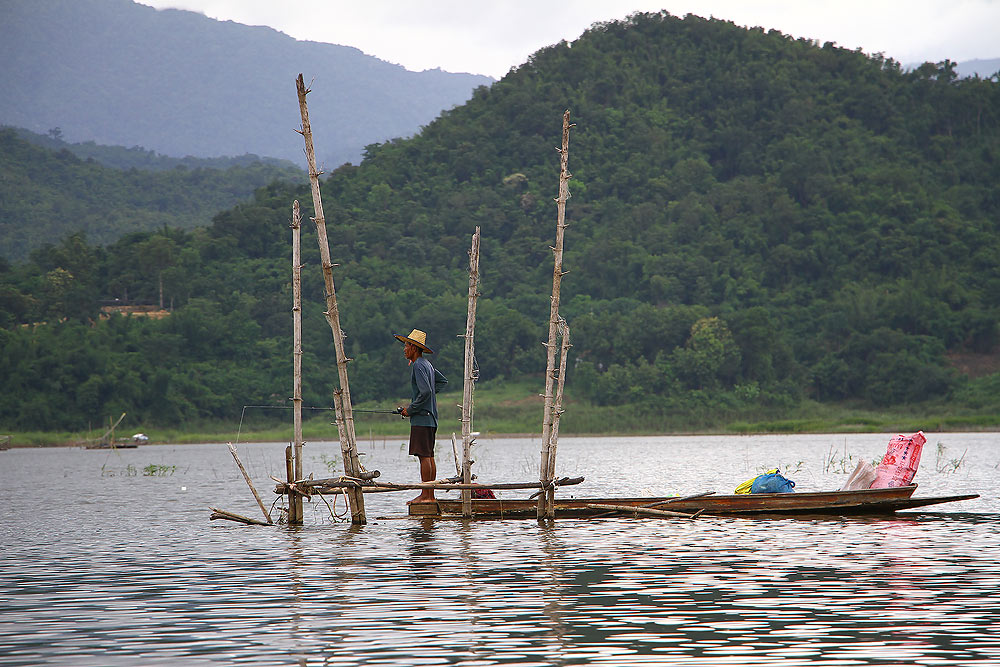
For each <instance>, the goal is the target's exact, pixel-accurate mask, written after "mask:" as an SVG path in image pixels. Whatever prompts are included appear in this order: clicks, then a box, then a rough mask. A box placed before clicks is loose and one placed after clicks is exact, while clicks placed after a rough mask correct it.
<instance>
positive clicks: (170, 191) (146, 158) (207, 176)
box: [0, 127, 304, 260]
mask: <svg viewBox="0 0 1000 667" xmlns="http://www.w3.org/2000/svg"><path fill="white" fill-rule="evenodd" d="M23 134H24V132H23V131H18V130H14V129H11V128H2V127H0V175H2V178H0V257H3V258H6V259H18V260H20V259H25V258H27V257H28V253H29V252H30V251H31V250H32V249H34V248H38V247H39V246H42V245H44V244H46V243H53V242H54V241H58V240H59V239H62V238H63V237H65V236H68V235H70V234H74V233H80V232H82V233H83V234H84V235H85V238H86V239H87V240H88V241H90V242H92V243H99V244H102V245H103V244H106V243H111V242H112V241H115V240H117V239H118V238H120V237H121V236H124V235H126V234H129V233H133V232H140V231H150V230H156V229H161V228H163V227H165V226H169V227H177V228H181V229H192V228H194V227H204V226H206V225H208V224H209V223H210V222H211V220H212V216H213V215H215V214H216V213H218V212H219V211H222V210H225V209H228V208H232V207H233V206H234V205H236V204H237V203H240V202H244V201H247V200H248V199H250V198H251V197H252V195H253V191H254V190H256V189H257V188H259V187H263V186H265V185H268V184H270V183H272V182H273V181H275V180H278V179H284V180H287V181H289V182H301V180H302V178H303V176H304V172H303V171H302V170H300V169H299V168H298V167H296V166H295V165H294V164H293V163H291V162H288V161H277V160H274V159H271V160H270V161H268V162H267V163H264V162H261V161H260V160H259V159H253V158H252V157H250V156H246V157H247V158H248V159H243V160H240V159H236V158H230V159H225V160H221V159H217V160H197V159H188V160H178V159H175V158H164V157H162V156H155V155H150V154H149V153H148V152H146V151H142V150H132V151H130V150H126V149H121V148H119V149H117V150H116V149H115V148H113V147H100V148H98V147H97V146H93V145H91V146H84V147H82V150H83V151H85V152H86V151H88V150H89V151H90V152H92V153H93V154H96V155H98V156H100V157H103V158H104V159H105V160H106V161H107V162H111V163H115V162H117V163H119V164H123V165H124V164H129V163H130V162H131V163H132V164H144V165H145V166H146V168H145V169H136V168H134V167H132V168H129V169H116V168H112V167H106V166H104V165H103V164H99V163H98V162H97V161H95V160H94V159H93V158H87V159H81V158H79V157H77V155H76V153H75V152H74V151H73V150H72V149H73V148H76V147H75V146H74V147H68V146H65V144H63V142H60V141H58V140H56V139H54V138H50V143H54V144H55V145H56V146H59V145H61V144H62V146H63V147H61V148H59V150H52V149H45V148H41V147H39V146H37V145H36V143H42V142H41V138H40V137H36V138H35V142H28V141H25V140H24V139H22V138H21V137H22V136H23ZM171 164H173V167H172V168H170V169H167V168H166V167H167V166H168V165H171ZM210 164H217V165H222V164H229V165H230V166H228V167H227V168H225V169H221V168H212V167H207V166H203V165H210ZM150 168H153V170H150Z"/></svg>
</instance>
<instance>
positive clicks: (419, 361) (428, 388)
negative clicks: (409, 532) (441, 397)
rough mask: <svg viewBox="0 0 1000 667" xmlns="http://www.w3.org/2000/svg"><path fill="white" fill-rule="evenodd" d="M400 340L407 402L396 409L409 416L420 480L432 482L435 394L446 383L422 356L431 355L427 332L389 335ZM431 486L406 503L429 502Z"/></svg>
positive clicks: (432, 351)
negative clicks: (407, 367)
mask: <svg viewBox="0 0 1000 667" xmlns="http://www.w3.org/2000/svg"><path fill="white" fill-rule="evenodd" d="M393 336H395V337H396V339H397V340H399V341H401V342H402V343H404V345H403V356H405V357H406V360H407V361H408V362H409V364H410V390H411V394H412V398H411V400H410V404H409V405H408V406H406V407H402V408H400V409H399V410H400V413H401V414H402V415H403V416H404V417H409V419H410V455H411V456H416V457H417V460H418V461H419V462H420V481H422V482H433V481H434V480H435V478H436V477H437V464H436V463H435V462H434V437H435V436H436V435H437V425H438V413H437V398H436V397H435V394H436V393H437V392H439V391H441V388H442V387H444V386H445V385H446V384H448V379H447V378H445V376H444V375H442V374H441V373H439V372H438V371H437V370H436V369H435V368H434V367H433V366H432V365H431V362H429V361H427V359H424V353H425V352H426V353H427V354H434V350H432V349H430V348H429V347H427V334H426V333H424V332H423V331H420V330H419V329H414V330H413V331H411V332H410V335H409V336H403V335H401V334H393ZM433 502H435V500H434V489H422V490H421V492H420V495H419V496H417V497H416V498H414V499H413V500H411V501H410V502H409V503H407V505H409V504H410V503H433Z"/></svg>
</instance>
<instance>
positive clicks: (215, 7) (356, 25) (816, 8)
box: [137, 0, 1000, 79]
mask: <svg viewBox="0 0 1000 667" xmlns="http://www.w3.org/2000/svg"><path fill="white" fill-rule="evenodd" d="M137 1H138V2H140V3H141V4H144V5H149V6H152V7H156V8H160V9H163V8H168V7H169V8H175V9H187V10H191V11H196V12H200V13H202V14H205V15H206V16H208V17H210V18H214V19H219V20H222V21H227V20H228V21H235V22H237V23H244V24H246V25H266V26H270V27H272V28H274V29H275V30H278V31H280V32H283V33H285V34H287V35H290V36H291V37H294V38H296V39H299V40H309V41H315V42H327V43H330V44H341V45H344V46H353V47H356V48H358V49H360V50H361V51H363V52H364V53H367V54H368V55H372V56H375V57H377V58H380V59H381V60H385V61H388V62H391V63H396V64H399V65H402V66H404V67H406V68H407V69H410V70H414V71H420V70H425V69H434V68H441V69H443V70H445V71H447V72H470V73H473V74H485V75H487V76H491V77H493V78H495V79H499V78H501V77H503V76H504V75H505V74H506V73H507V72H508V71H509V70H510V69H511V68H512V67H517V66H519V65H521V64H522V63H524V62H525V61H526V60H527V58H528V56H530V55H531V54H532V53H534V52H535V51H537V50H538V49H540V48H542V47H544V46H548V45H550V44H555V43H557V42H558V41H559V40H562V39H565V40H567V41H573V40H574V39H576V38H577V37H579V36H580V34H581V33H583V32H584V31H585V30H586V29H587V28H589V27H590V26H591V24H593V23H596V22H600V21H608V20H614V19H622V18H625V17H626V16H628V15H629V14H631V13H633V12H636V11H659V10H661V9H665V10H666V11H668V12H670V13H671V14H674V15H676V16H684V15H686V14H689V13H690V14H696V15H698V16H703V17H715V18H718V19H724V20H727V21H732V22H734V23H736V24H737V25H741V26H748V27H756V26H760V27H762V28H765V29H776V30H780V31H781V32H783V33H785V34H788V35H792V36H794V37H805V38H809V39H815V40H818V41H819V42H820V43H821V44H822V43H824V42H834V43H835V44H837V45H838V46H841V47H844V48H848V49H859V48H860V49H861V50H862V51H864V52H865V53H868V54H875V53H882V54H884V55H885V56H886V57H889V58H893V59H895V60H896V61H898V62H900V63H902V64H903V65H909V64H914V63H922V62H924V61H931V62H939V61H942V60H944V59H946V58H947V59H950V60H953V61H955V62H962V61H966V60H974V59H992V58H1000V0H947V1H944V0H659V1H649V0H492V1H491V2H483V1H482V0H405V1H404V0H365V1H359V0H283V1H281V2H277V1H276V0H137Z"/></svg>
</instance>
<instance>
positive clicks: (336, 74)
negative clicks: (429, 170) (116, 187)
mask: <svg viewBox="0 0 1000 667" xmlns="http://www.w3.org/2000/svg"><path fill="white" fill-rule="evenodd" d="M0 62H3V63H4V65H5V66H4V67H3V68H2V69H0V89H3V90H4V91H5V94H4V95H3V96H2V97H0V124H5V125H11V126H16V127H21V128H25V129H28V130H31V131H32V132H35V133H39V134H45V133H47V132H48V131H49V130H51V129H53V128H59V129H60V130H61V132H62V138H63V139H64V140H66V141H68V142H86V141H93V142H95V143H96V144H104V145H112V146H141V147H143V148H145V149H148V150H152V151H155V152H157V153H160V154H163V155H168V156H175V157H181V156H188V155H190V156H194V157H217V156H223V155H243V154H247V153H251V154H256V155H264V156H269V157H275V158H282V159H286V160H292V161H294V162H296V163H297V164H299V165H304V163H305V158H304V155H303V153H302V142H301V138H300V137H299V136H298V135H297V134H296V133H295V132H294V130H295V129H296V128H297V127H298V126H299V124H300V119H299V111H298V104H297V100H296V96H295V86H294V81H295V76H296V75H297V74H298V73H300V72H302V73H303V74H304V75H305V79H306V81H307V82H308V81H314V82H315V84H316V85H315V89H316V90H315V92H314V93H313V95H312V96H311V98H310V102H311V104H310V106H311V107H312V109H313V111H312V117H311V120H312V125H313V128H314V130H315V132H316V137H317V147H318V156H317V158H318V160H319V161H320V163H321V164H325V165H326V167H327V168H333V167H336V166H337V165H340V164H343V163H344V162H357V161H358V159H359V157H360V156H361V155H362V153H363V151H364V147H365V146H367V145H369V144H372V143H378V142H382V141H386V140H388V139H392V138H396V137H406V136H410V135H412V134H414V133H415V132H417V131H418V130H419V128H420V127H421V126H423V125H425V124H427V123H429V122H430V121H432V120H433V119H434V118H436V117H437V116H438V115H439V114H440V113H441V111H442V110H445V109H449V108H452V107H454V106H455V105H458V104H461V103H463V102H464V101H466V100H467V99H468V98H469V97H470V96H471V94H472V91H473V90H474V89H475V88H477V87H478V86H481V85H489V84H490V83H492V81H493V80H492V79H491V78H489V77H486V76H481V75H473V74H452V73H448V72H443V71H441V70H425V71H423V72H411V71H408V70H406V69H405V68H403V67H402V66H400V65H394V64H390V63H387V62H384V61H382V60H379V59H378V58H375V57H373V56H368V55H365V54H364V53H362V52H361V51H360V50H358V49H356V48H353V47H347V46H338V45H334V44H322V43H318V42H301V41H297V40H295V39H294V38H292V37H289V36H288V35H285V34H283V33H280V32H278V31H276V30H273V29H271V28H268V27H262V26H256V27H251V26H245V25H242V24H238V23H234V22H231V21H226V22H221V21H216V20H214V19H209V18H207V17H205V16H203V15H201V14H198V13H195V12H189V11H183V10H174V9H166V10H156V9H153V8H152V7H147V6H145V5H139V4H136V3H134V2H132V1H131V0H74V2H63V1H60V0H32V1H31V2H26V1H24V0H14V1H13V2H5V3H3V4H0Z"/></svg>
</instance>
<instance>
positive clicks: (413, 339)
mask: <svg viewBox="0 0 1000 667" xmlns="http://www.w3.org/2000/svg"><path fill="white" fill-rule="evenodd" d="M392 335H393V336H395V337H396V339H397V340H400V341H402V342H404V343H413V344H414V345H416V346H417V347H419V348H420V349H421V350H423V351H424V352H426V353H427V354H434V350H432V349H431V348H429V347H427V345H426V343H427V334H425V333H424V332H423V331H421V330H420V329H414V330H413V331H411V332H410V335H409V336H404V335H403V334H392Z"/></svg>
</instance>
